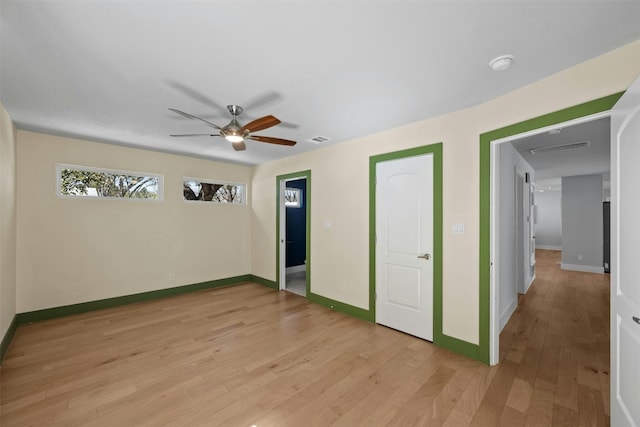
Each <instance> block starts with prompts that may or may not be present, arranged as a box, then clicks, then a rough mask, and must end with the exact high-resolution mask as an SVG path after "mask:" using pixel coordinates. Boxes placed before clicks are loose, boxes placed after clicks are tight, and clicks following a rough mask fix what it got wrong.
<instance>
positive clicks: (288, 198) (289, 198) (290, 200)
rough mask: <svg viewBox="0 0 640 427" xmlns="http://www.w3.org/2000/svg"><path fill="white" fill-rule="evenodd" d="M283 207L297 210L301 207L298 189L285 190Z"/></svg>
mask: <svg viewBox="0 0 640 427" xmlns="http://www.w3.org/2000/svg"><path fill="white" fill-rule="evenodd" d="M284 205H285V206H286V207H288V208H299V207H300V206H301V205H300V189H299V188H289V187H287V188H285V190H284Z"/></svg>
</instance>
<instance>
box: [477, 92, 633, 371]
mask: <svg viewBox="0 0 640 427" xmlns="http://www.w3.org/2000/svg"><path fill="white" fill-rule="evenodd" d="M623 93H624V92H620V93H616V94H613V95H609V96H605V97H603V98H598V99H595V100H593V101H589V102H585V103H583V104H579V105H575V106H573V107H569V108H565V109H563V110H559V111H556V112H553V113H549V114H545V115H543V116H539V117H535V118H533V119H530V120H525V121H523V122H519V123H515V124H512V125H509V126H505V127H503V128H500V129H495V130H492V131H490V132H486V133H483V134H481V135H480V269H479V270H480V271H479V274H480V281H479V286H480V325H479V326H480V336H479V340H480V345H479V358H478V359H479V360H481V361H483V362H485V363H487V364H488V363H489V348H490V346H489V343H490V339H491V337H490V336H489V334H490V322H491V320H490V319H491V317H490V310H491V302H490V298H491V297H490V291H491V289H490V286H491V278H490V264H491V230H490V228H491V143H492V141H496V140H498V139H503V138H508V137H510V136H514V135H518V134H521V133H525V132H530V131H533V130H536V129H540V128H544V127H548V126H553V125H557V124H560V123H564V122H568V121H570V120H575V119H579V118H581V117H586V116H591V115H594V114H598V113H602V112H605V111H609V110H611V108H612V107H613V106H614V104H615V103H616V102H617V101H618V99H620V97H621V96H622V94H623Z"/></svg>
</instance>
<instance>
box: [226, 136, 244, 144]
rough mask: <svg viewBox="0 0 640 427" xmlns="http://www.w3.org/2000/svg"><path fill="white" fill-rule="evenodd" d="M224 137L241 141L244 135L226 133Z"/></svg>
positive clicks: (232, 140) (231, 140) (233, 140)
mask: <svg viewBox="0 0 640 427" xmlns="http://www.w3.org/2000/svg"><path fill="white" fill-rule="evenodd" d="M224 139H226V140H227V141H229V142H242V141H244V137H243V136H242V135H235V134H227V135H225V136H224Z"/></svg>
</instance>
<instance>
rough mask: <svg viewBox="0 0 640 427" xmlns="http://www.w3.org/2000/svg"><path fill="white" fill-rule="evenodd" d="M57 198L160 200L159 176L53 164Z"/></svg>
mask: <svg viewBox="0 0 640 427" xmlns="http://www.w3.org/2000/svg"><path fill="white" fill-rule="evenodd" d="M56 169H57V175H58V176H57V179H58V195H59V196H63V197H97V198H124V199H147V200H162V175H155V174H148V173H139V172H128V171H121V170H112V169H100V168H92V167H86V166H74V165H62V164H58V165H56Z"/></svg>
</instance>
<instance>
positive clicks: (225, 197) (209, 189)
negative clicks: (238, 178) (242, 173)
mask: <svg viewBox="0 0 640 427" xmlns="http://www.w3.org/2000/svg"><path fill="white" fill-rule="evenodd" d="M182 187H183V188H182V194H183V198H184V200H190V201H200V202H214V203H232V204H246V200H245V193H246V188H247V185H246V184H240V183H237V182H225V181H209V180H203V179H198V178H184V179H183V181H182Z"/></svg>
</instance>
